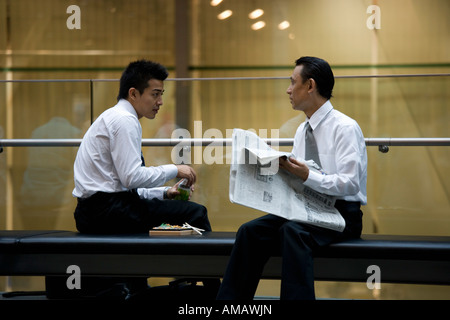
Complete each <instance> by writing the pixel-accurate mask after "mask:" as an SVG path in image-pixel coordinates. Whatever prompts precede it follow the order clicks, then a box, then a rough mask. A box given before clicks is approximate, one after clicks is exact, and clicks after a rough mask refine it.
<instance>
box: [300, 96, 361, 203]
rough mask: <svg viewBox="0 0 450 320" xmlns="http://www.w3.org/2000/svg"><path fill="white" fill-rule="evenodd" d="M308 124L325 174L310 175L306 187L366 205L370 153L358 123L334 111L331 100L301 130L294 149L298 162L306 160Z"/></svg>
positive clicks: (310, 172)
mask: <svg viewBox="0 0 450 320" xmlns="http://www.w3.org/2000/svg"><path fill="white" fill-rule="evenodd" d="M308 121H309V124H310V126H311V128H312V129H313V134H314V138H315V140H316V143H317V148H318V153H319V159H320V163H321V165H322V168H323V171H324V172H325V174H320V173H317V172H313V171H309V176H308V179H307V180H306V181H305V182H304V184H305V185H306V186H308V187H310V188H312V189H314V190H316V191H319V192H321V193H324V194H328V195H332V196H336V198H337V199H341V200H346V201H359V202H361V204H362V205H365V204H367V191H366V185H367V151H366V144H365V141H364V136H363V133H362V131H361V128H360V127H359V125H358V123H357V122H356V121H355V120H353V119H352V118H350V117H348V116H346V115H345V114H343V113H341V112H339V111H337V110H335V109H334V108H333V106H332V105H331V103H330V101H329V100H328V101H327V102H325V103H324V104H323V105H322V106H321V107H320V108H319V109H318V110H317V111H316V112H315V113H314V114H313V115H312V116H311V118H309V119H308V118H307V119H306V121H305V122H304V123H302V124H301V125H300V126H299V127H298V129H297V132H296V134H295V137H294V147H293V149H292V153H293V154H294V156H295V158H298V159H304V156H305V129H304V128H305V123H306V122H308ZM305 160H309V159H305Z"/></svg>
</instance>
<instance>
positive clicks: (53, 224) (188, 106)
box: [0, 0, 450, 299]
mask: <svg viewBox="0 0 450 320" xmlns="http://www.w3.org/2000/svg"><path fill="white" fill-rule="evenodd" d="M71 4H72V3H71ZM133 4H134V5H133V6H129V5H127V2H126V1H115V2H111V1H95V2H85V1H73V5H75V6H76V7H77V8H78V9H77V8H71V9H72V11H71V10H69V8H68V7H69V4H66V3H64V2H61V1H56V0H46V1H39V2H36V1H26V0H16V1H10V0H0V24H1V25H2V26H4V27H2V28H0V68H1V72H0V80H1V82H0V139H80V138H81V137H82V136H83V134H84V132H85V131H86V130H87V128H88V127H89V125H90V124H91V123H92V121H93V120H95V118H96V117H97V116H98V115H99V114H100V113H101V112H102V111H104V110H105V109H107V108H109V107H111V106H113V105H114V104H115V102H116V96H117V93H118V79H119V77H120V74H121V71H122V70H123V68H124V67H125V66H126V65H127V64H128V63H129V62H130V61H132V60H135V59H138V58H147V59H151V60H155V61H158V62H161V63H163V64H165V65H166V66H167V67H168V68H169V72H170V75H169V79H168V80H167V81H166V82H165V89H166V92H165V94H164V105H163V106H162V108H161V111H160V112H159V113H158V115H157V118H156V119H154V120H147V119H143V120H141V124H142V127H143V138H144V139H154V138H171V137H172V133H173V130H174V129H176V128H185V129H187V130H188V131H189V133H190V134H191V137H192V138H229V137H231V136H230V135H231V131H232V129H233V128H241V129H254V130H255V131H256V132H257V133H258V134H260V136H262V137H264V135H266V137H267V138H292V137H293V136H294V133H295V130H296V128H297V127H298V125H299V124H300V123H301V122H302V121H303V120H304V115H303V114H302V113H299V112H296V111H293V110H292V108H291V105H290V103H289V99H288V96H287V94H286V89H287V87H288V85H289V79H288V78H289V76H290V75H291V72H292V69H293V66H294V60H295V59H297V58H298V57H300V56H302V55H315V56H319V57H322V58H324V59H326V60H328V61H329V63H330V64H331V66H332V68H333V70H334V73H335V76H336V84H335V89H334V91H333V96H334V97H333V98H332V103H333V105H334V106H335V108H336V109H338V110H340V111H342V112H344V113H346V114H347V115H349V116H351V117H352V118H354V119H355V120H356V121H358V123H359V124H360V126H361V128H362V130H363V132H364V135H365V137H366V138H385V137H393V138H395V137H398V138H441V137H442V138H448V137H450V132H449V127H448V123H449V117H450V116H449V103H448V101H449V98H450V93H449V91H448V88H449V87H450V77H449V71H450V62H449V53H450V41H449V40H450V34H449V31H448V30H450V28H449V22H448V16H449V14H450V6H449V4H448V1H444V0H443V1H440V0H431V1H427V2H426V4H425V3H424V2H423V1H419V0H416V1H406V0H404V1H402V0H399V1H395V2H393V1H382V0H379V1H376V2H372V1H359V0H354V1H353V0H351V1H326V0H319V1H314V2H307V1H294V0H282V1H276V2H274V1H265V0H261V1H238V0H224V1H222V2H221V3H220V4H219V5H217V6H213V5H212V2H210V1H209V0H208V1H206V0H204V1H202V0H191V1H182V0H172V1H167V0H153V1H152V0H143V1H134V2H133ZM371 5H376V6H377V7H378V8H379V10H380V11H379V13H380V15H379V17H381V18H380V19H381V26H380V28H379V29H377V28H374V29H370V28H369V27H370V23H369V22H374V21H375V20H373V19H375V18H376V16H373V17H372V15H373V14H375V13H376V12H375V11H373V12H369V13H367V10H368V8H369V6H371ZM255 9H261V10H262V11H263V14H262V15H261V16H260V17H258V18H251V17H250V16H249V14H250V13H251V12H253V11H254V10H255ZM77 10H78V11H77ZM227 10H230V11H231V15H230V16H229V17H228V18H225V19H222V17H223V16H219V15H220V14H221V13H223V12H225V11H227ZM77 17H79V20H77ZM260 21H263V22H264V26H263V27H262V28H260V29H256V26H253V25H254V24H255V23H257V22H260ZM77 22H79V23H80V25H79V26H80V29H77V28H76V27H77ZM375 22H376V21H375ZM259 25H260V26H261V25H263V24H259ZM252 26H253V29H252ZM290 148H291V147H289V146H288V147H280V149H283V150H284V149H285V150H290ZM367 150H368V156H369V167H368V204H367V206H365V207H364V208H363V211H364V218H363V219H364V221H363V222H364V229H363V232H364V233H366V234H367V233H380V234H409V235H450V195H449V193H450V191H449V190H450V182H449V181H448V179H447V178H446V177H448V175H449V173H450V165H449V162H448V159H449V156H450V148H449V147H445V146H440V147H436V146H414V147H403V146H399V147H395V146H393V147H390V150H389V152H388V153H381V152H379V151H378V148H377V147H374V146H368V148H367ZM76 151H77V147H62V146H61V147H4V148H3V152H2V153H0V228H1V229H65V230H75V224H74V220H73V209H74V207H75V204H76V201H75V199H74V198H73V197H72V195H71V191H72V189H73V160H74V157H75V154H76ZM172 151H173V147H172V146H158V147H154V146H151V147H150V146H149V147H144V148H143V152H144V155H145V156H146V160H147V159H149V161H150V162H152V164H153V165H159V164H163V163H169V162H172V160H173V159H172V158H173V157H172ZM229 152H230V148H221V147H220V148H219V147H217V148H211V147H209V148H208V147H192V149H191V160H192V165H193V167H194V168H195V169H196V171H197V173H198V184H197V186H196V191H195V193H194V195H193V197H192V201H196V202H199V203H202V204H204V205H205V206H206V207H207V208H208V211H209V215H210V218H211V223H212V226H213V228H214V229H215V230H217V231H236V230H237V228H238V227H239V226H240V225H241V224H242V223H244V222H246V221H249V220H250V219H253V218H255V217H257V216H258V215H262V214H263V213H262V212H258V211H256V210H253V209H249V208H245V207H242V206H239V205H236V204H232V203H230V201H229V198H228V180H229V163H230V155H229ZM205 153H208V154H209V155H212V158H213V159H214V162H212V163H211V161H209V162H208V161H205V159H204V158H205V157H204V155H205ZM210 158H211V157H210ZM150 281H155V283H158V281H159V280H158V279H154V280H152V279H151V280H150ZM42 286H43V280H42V279H41V278H39V277H38V278H22V277H0V291H5V290H36V289H39V288H42ZM316 286H317V295H318V297H334V298H340V297H343V298H348V297H350V298H360V297H362V298H382V299H395V298H403V299H408V298H412V299H422V298H424V299H426V298H433V299H441V298H447V299H448V298H450V291H449V290H448V288H445V287H439V286H413V285H410V286H406V285H388V284H386V285H385V287H384V288H383V289H381V290H380V291H379V292H375V291H373V290H369V289H367V287H366V285H365V284H348V283H328V282H318V283H317V285H316ZM278 288H279V283H278V281H269V280H265V281H262V282H261V285H260V288H259V289H258V293H257V294H258V295H262V296H267V295H269V296H277V295H278V290H279V289H278Z"/></svg>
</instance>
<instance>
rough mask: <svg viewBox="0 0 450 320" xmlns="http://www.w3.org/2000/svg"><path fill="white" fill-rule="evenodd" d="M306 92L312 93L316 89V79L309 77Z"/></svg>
mask: <svg viewBox="0 0 450 320" xmlns="http://www.w3.org/2000/svg"><path fill="white" fill-rule="evenodd" d="M307 81H308V93H313V92H314V90H316V85H317V84H316V80H314V79H313V78H309V79H308V80H307Z"/></svg>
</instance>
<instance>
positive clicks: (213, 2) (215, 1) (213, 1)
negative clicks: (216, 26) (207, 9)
mask: <svg viewBox="0 0 450 320" xmlns="http://www.w3.org/2000/svg"><path fill="white" fill-rule="evenodd" d="M222 1H223V0H211V5H212V6H213V7H215V6H218V5H219V4H220V3H221V2H222Z"/></svg>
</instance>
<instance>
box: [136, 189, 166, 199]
mask: <svg viewBox="0 0 450 320" xmlns="http://www.w3.org/2000/svg"><path fill="white" fill-rule="evenodd" d="M165 189H166V187H158V188H138V189H137V193H138V195H139V197H140V198H141V199H149V200H151V199H155V198H156V199H159V200H163V199H164V190H165Z"/></svg>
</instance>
